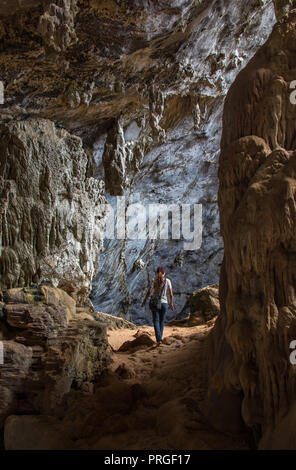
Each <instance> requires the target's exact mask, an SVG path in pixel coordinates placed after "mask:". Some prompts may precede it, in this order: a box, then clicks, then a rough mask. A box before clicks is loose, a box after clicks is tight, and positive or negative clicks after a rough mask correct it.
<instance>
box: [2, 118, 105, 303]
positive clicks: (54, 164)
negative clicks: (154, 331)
mask: <svg viewBox="0 0 296 470" xmlns="http://www.w3.org/2000/svg"><path fill="white" fill-rule="evenodd" d="M91 163H92V160H91V158H90V157H88V156H87V154H86V153H85V151H84V149H83V146H82V141H81V139H80V138H79V137H76V136H72V135H70V134H69V133H68V132H67V131H66V130H64V129H59V128H56V127H55V125H54V123H53V122H51V121H49V120H44V119H43V120H42V119H38V120H37V119H30V120H26V121H17V122H11V121H10V122H8V123H6V124H2V125H1V126H0V201H1V202H0V207H1V218H0V227H1V229H0V250H1V251H0V289H1V288H5V287H6V288H12V287H22V286H29V285H31V284H32V283H35V284H38V283H41V282H50V283H52V284H53V285H55V286H56V287H62V288H63V289H64V290H66V291H67V292H69V293H70V295H72V296H73V297H74V298H75V299H77V301H78V302H83V301H85V300H86V298H87V297H88V294H89V291H90V287H91V280H92V277H93V274H94V273H95V271H96V270H97V269H98V266H99V251H100V246H101V243H102V217H103V213H102V210H101V209H100V206H99V204H100V203H101V202H104V201H105V198H104V196H103V187H102V185H101V182H100V180H97V179H94V178H93V177H92V176H90V175H91V168H92V167H91Z"/></svg>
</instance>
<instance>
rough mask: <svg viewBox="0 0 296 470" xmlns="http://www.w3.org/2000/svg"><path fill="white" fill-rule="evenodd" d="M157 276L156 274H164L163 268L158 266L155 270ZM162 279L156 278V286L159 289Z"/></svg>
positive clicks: (162, 283)
mask: <svg viewBox="0 0 296 470" xmlns="http://www.w3.org/2000/svg"><path fill="white" fill-rule="evenodd" d="M156 272H157V274H158V273H162V274H165V268H164V267H163V266H158V268H157V270H156ZM164 282H165V281H164V279H159V277H157V284H158V286H159V288H160V287H162V286H163V285H164Z"/></svg>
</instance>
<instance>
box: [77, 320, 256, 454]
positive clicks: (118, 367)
mask: <svg viewBox="0 0 296 470" xmlns="http://www.w3.org/2000/svg"><path fill="white" fill-rule="evenodd" d="M212 326H213V322H212V324H211V326H209V325H201V326H194V327H183V326H168V325H166V326H165V328H164V334H163V343H162V344H161V345H160V346H156V344H155V336H154V329H153V327H152V326H141V327H138V328H137V329H136V330H132V329H118V330H108V333H107V334H108V341H109V344H110V346H111V348H112V351H113V352H112V361H113V362H112V363H111V365H110V366H109V371H108V374H109V377H108V380H107V385H109V388H110V401H111V395H112V394H113V393H114V390H115V389H116V387H119V389H120V383H121V386H122V383H124V384H125V385H128V386H129V387H130V389H132V390H133V397H134V398H133V399H134V401H135V403H134V404H133V406H132V408H131V410H130V411H128V412H127V413H123V415H122V416H121V415H120V413H117V414H115V415H114V414H113V418H112V419H113V421H112V423H113V425H111V427H110V426H109V431H108V434H105V435H104V436H102V437H101V438H100V439H95V440H93V442H90V441H89V440H88V446H87V447H88V448H92V449H114V450H116V449H118V450H122V449H133V450H141V449H146V450H151V449H158V450H161V449H163V450H167V449H172V450H174V449H192V450H193V449H197V450H202V449H204V450H220V449H233V450H237V449H249V448H250V447H249V444H248V437H247V436H245V435H242V436H239V437H237V438H236V437H232V436H227V435H224V434H222V433H220V432H217V431H216V430H214V429H213V428H212V427H211V426H209V425H208V424H207V423H206V421H205V419H204V418H203V415H202V413H201V411H200V408H199V403H201V401H202V400H203V397H204V394H205V392H206V389H205V385H204V383H205V380H204V378H203V373H202V367H199V364H201V361H203V360H204V359H203V358H204V357H205V354H204V351H205V348H204V339H205V337H206V335H207V334H208V333H209V331H210V329H211V328H212ZM139 337H141V338H144V339H146V340H147V339H148V340H149V341H148V340H147V341H146V342H147V343H150V344H146V345H140V346H138V347H134V346H133V344H132V343H129V346H128V347H127V350H126V351H125V352H118V349H119V348H120V346H122V345H123V343H125V342H126V341H134V342H135V339H136V338H138V339H139ZM152 341H153V343H152ZM118 380H119V381H120V383H119V382H118ZM105 385H106V384H105ZM119 389H118V390H119ZM112 396H113V398H112V399H114V395H112ZM117 396H119V401H120V400H121V399H122V400H124V393H123V394H122V392H119V395H117ZM107 406H108V405H107ZM112 406H113V405H112ZM118 406H119V407H120V404H119V405H118ZM77 444H78V443H77ZM84 444H85V441H84V442H83V440H82V441H80V445H81V446H84Z"/></svg>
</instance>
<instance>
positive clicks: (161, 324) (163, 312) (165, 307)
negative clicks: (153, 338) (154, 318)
mask: <svg viewBox="0 0 296 470" xmlns="http://www.w3.org/2000/svg"><path fill="white" fill-rule="evenodd" d="M167 311H168V304H167V303H162V304H161V310H160V319H159V329H160V340H162V333H163V328H164V320H165V316H166V313H167Z"/></svg>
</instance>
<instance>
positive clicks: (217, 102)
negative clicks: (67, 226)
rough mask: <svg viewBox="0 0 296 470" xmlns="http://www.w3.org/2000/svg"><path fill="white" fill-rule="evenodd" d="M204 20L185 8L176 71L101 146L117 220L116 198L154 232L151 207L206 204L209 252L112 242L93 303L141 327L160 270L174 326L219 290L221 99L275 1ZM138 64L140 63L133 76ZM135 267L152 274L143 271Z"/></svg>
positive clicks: (164, 72) (206, 14)
mask: <svg viewBox="0 0 296 470" xmlns="http://www.w3.org/2000/svg"><path fill="white" fill-rule="evenodd" d="M183 7H184V5H183ZM198 11H199V13H196V15H194V14H192V16H190V15H189V13H188V14H186V9H184V10H183V16H182V21H183V26H182V28H183V29H182V31H183V32H182V33H181V32H180V33H179V35H180V36H179V37H178V35H177V33H176V31H171V32H170V36H169V38H170V40H169V39H167V40H166V41H164V43H167V44H169V42H173V38H174V37H175V38H176V39H177V37H178V38H179V39H180V43H178V44H179V45H178V48H176V51H175V52H174V64H172V63H171V62H170V60H168V59H167V60H166V61H165V62H164V63H163V64H159V68H158V70H157V72H156V73H155V74H154V76H153V79H152V82H148V83H147V85H146V83H144V81H143V84H142V86H141V90H143V92H142V93H143V98H142V102H143V105H144V109H143V111H144V112H143V117H142V118H141V119H134V120H130V119H129V118H128V117H127V116H123V117H122V116H121V118H120V121H118V122H117V124H116V125H115V126H114V127H113V128H112V129H111V130H110V131H109V133H108V135H107V138H106V140H105V147H104V146H103V143H104V136H101V137H100V138H99V139H98V141H97V144H95V151H94V156H95V159H96V162H97V167H98V175H105V180H106V190H107V193H110V196H109V195H108V194H107V198H108V200H109V203H110V204H111V206H112V207H113V209H114V212H116V207H117V203H118V201H117V196H119V195H120V196H125V197H126V210H127V211H128V206H129V205H131V204H135V203H138V204H141V205H142V206H144V208H145V212H146V222H147V224H148V211H149V205H151V204H157V203H160V204H166V205H170V204H175V205H177V206H178V208H179V209H180V211H181V205H182V204H189V205H190V207H191V211H192V213H193V207H194V204H201V205H202V245H201V247H200V248H199V249H197V250H184V240H182V239H180V240H172V239H169V240H167V241H166V240H159V239H158V240H152V239H149V237H147V239H146V240H145V239H138V240H131V239H127V240H108V239H106V240H105V251H104V253H102V256H101V261H102V263H101V267H100V269H99V272H98V274H97V276H96V278H95V280H94V283H93V292H92V296H91V298H92V301H93V303H94V305H95V306H96V307H97V308H100V309H101V310H104V311H107V312H109V313H113V314H116V315H117V314H120V315H122V316H128V318H129V319H132V321H135V322H136V323H139V324H141V323H147V322H148V323H149V322H150V321H151V314H150V312H149V309H148V307H147V308H146V309H143V308H141V307H140V304H141V301H142V299H143V296H144V294H145V289H146V288H147V287H148V285H149V282H150V280H151V278H152V276H153V275H154V270H155V268H156V267H157V266H158V265H164V266H166V268H167V271H168V277H169V278H170V279H171V280H172V283H173V288H174V292H175V305H176V311H175V312H171V311H169V312H168V318H169V319H172V318H174V317H175V316H176V314H177V315H178V317H182V316H184V315H185V314H186V313H188V312H189V303H188V301H189V295H190V293H191V292H193V291H194V290H195V289H196V288H199V287H202V286H205V285H208V284H213V283H216V282H217V281H218V278H219V270H220V265H221V262H222V258H223V243H222V239H221V236H220V228H219V216H218V207H217V197H216V195H217V191H218V178H217V169H218V165H217V163H218V156H219V143H220V138H221V122H222V106H223V99H224V97H225V95H226V93H227V90H228V88H229V86H230V85H231V83H232V82H233V80H234V78H235V76H236V74H237V73H238V71H239V70H240V69H241V68H242V66H243V65H244V64H246V62H247V61H248V59H249V58H250V57H251V56H252V54H253V53H254V52H255V50H256V49H257V48H258V46H259V45H260V44H261V43H262V42H263V41H264V40H265V39H266V38H267V37H268V34H269V32H270V30H271V27H272V25H273V24H274V22H275V17H274V12H273V7H272V4H271V3H270V2H265V3H264V4H262V5H261V7H260V5H255V4H254V5H253V4H252V6H251V5H248V6H246V5H245V4H244V6H243V5H242V3H240V2H236V3H235V4H234V3H231V4H227V5H226V4H224V3H223V2H218V3H213V4H210V3H209V2H208V3H207V4H206V3H202V2H201V3H200V10H198ZM242 18H245V21H246V22H245V23H243V22H242ZM152 21H153V14H152V15H150V22H152ZM156 22H157V20H156V18H155V24H156ZM158 24H159V23H158ZM152 44H153V43H152ZM151 47H152V45H151ZM140 57H141V56H140V55H139V56H137V55H135V54H134V60H135V62H134V63H133V66H134V68H135V67H136V64H137V63H138V61H139V60H140ZM142 60H143V58H142ZM144 70H145V69H144ZM152 84H153V85H152ZM145 87H146V89H145ZM145 96H147V104H146V103H145V98H144V97H145ZM143 100H144V101H143ZM138 156H139V158H138V159H137V157H138ZM192 217H193V215H192V216H191V218H192ZM139 218H141V217H140V216H139ZM135 219H136V215H135V216H134V220H135ZM192 222H193V220H192ZM196 225H197V224H196V223H195V230H197V227H196ZM181 258H182V262H181V263H180V262H179V259H181ZM138 260H142V262H143V263H145V269H138V268H137V266H138V264H137V262H138Z"/></svg>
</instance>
